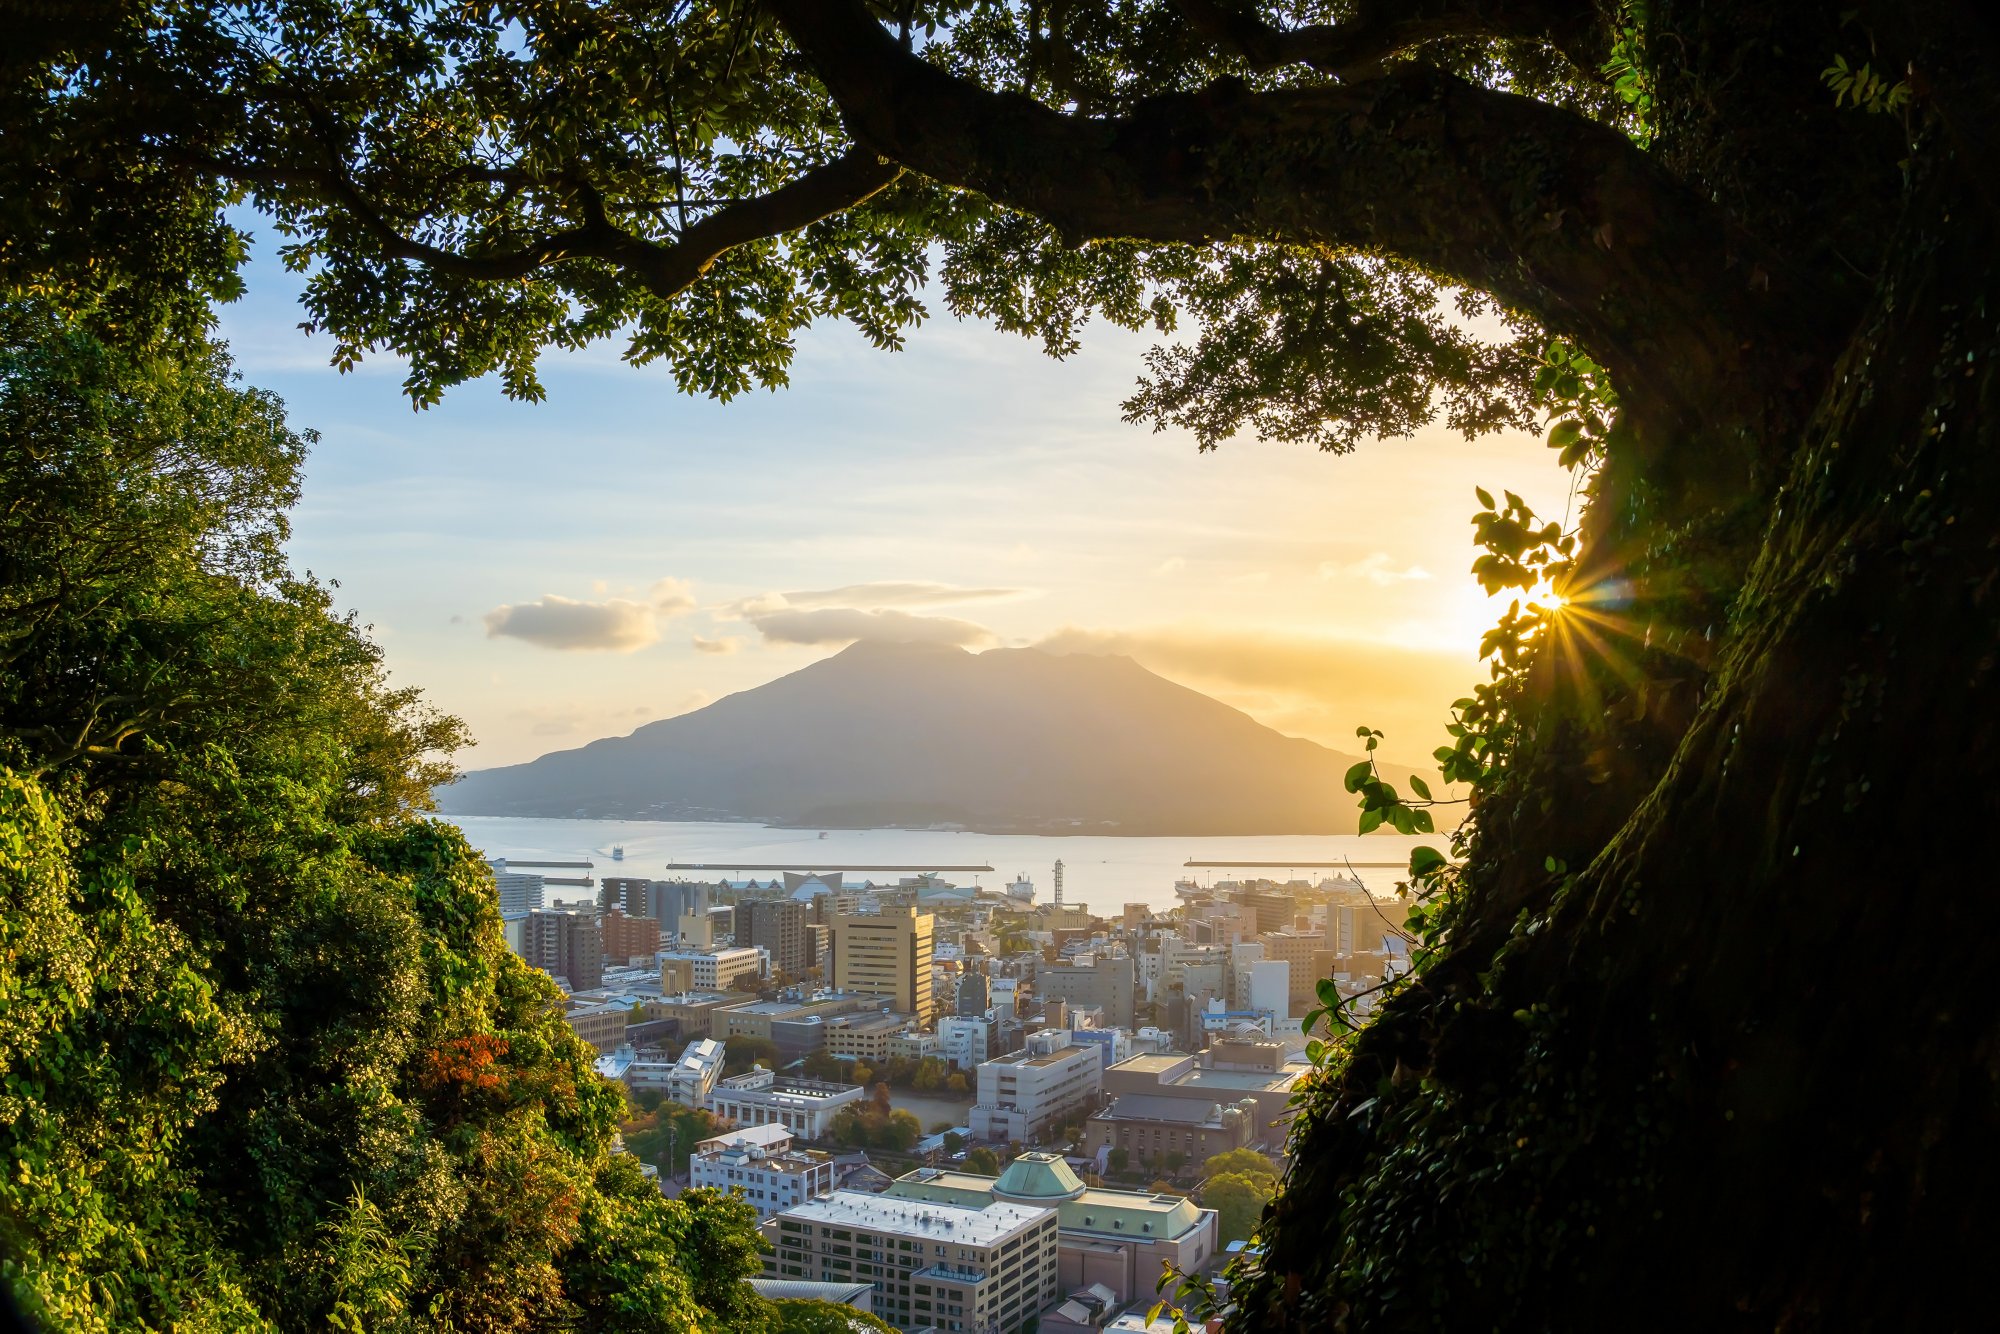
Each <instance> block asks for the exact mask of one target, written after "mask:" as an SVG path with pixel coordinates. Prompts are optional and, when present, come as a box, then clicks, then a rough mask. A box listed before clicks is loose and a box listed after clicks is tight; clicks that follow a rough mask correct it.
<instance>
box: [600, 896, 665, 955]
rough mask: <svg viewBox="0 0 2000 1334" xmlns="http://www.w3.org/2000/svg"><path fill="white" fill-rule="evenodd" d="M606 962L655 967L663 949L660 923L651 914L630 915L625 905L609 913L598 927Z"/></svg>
mask: <svg viewBox="0 0 2000 1334" xmlns="http://www.w3.org/2000/svg"><path fill="white" fill-rule="evenodd" d="M598 932H599V934H600V935H601V937H602V938H603V941H604V959H605V962H606V963H616V964H631V963H643V964H646V965H647V966H649V967H650V966H651V965H652V962H653V956H654V955H655V954H658V953H659V952H660V924H659V923H658V922H656V921H654V920H653V919H652V918H650V917H632V916H628V915H627V914H626V912H625V910H624V909H623V908H612V909H610V910H609V911H608V912H606V913H605V914H604V916H603V918H602V920H601V922H600V924H599V926H598Z"/></svg>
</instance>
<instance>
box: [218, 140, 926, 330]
mask: <svg viewBox="0 0 2000 1334" xmlns="http://www.w3.org/2000/svg"><path fill="white" fill-rule="evenodd" d="M206 165H208V166H210V167H212V168H213V169H214V170H216V171H218V172H219V173H221V174H222V175H224V176H228V177H230V178H232V179H235V180H238V181H242V182H244V183H246V184H252V185H263V186H266V187H279V188H282V187H287V186H290V187H300V186H303V187H305V188H308V189H315V190H319V191H322V192H324V193H325V194H326V195H327V196H328V198H329V200H330V201H331V202H334V203H337V204H339V205H340V207H341V208H342V209H343V210H344V211H345V212H347V213H348V214H349V215H350V216H352V217H353V218H354V220H355V221H356V222H358V223H360V224H361V226H362V227H363V228H364V229H366V230H367V232H368V233H369V234H370V235H371V236H373V237H374V239H375V243H376V244H377V245H378V246H379V247H380V248H381V251H382V253H383V254H384V255H385V256H387V257H388V258H390V259H401V260H409V261H411V262H413V263H418V264H422V265H425V266H426V267H428V268H433V269H436V270H437V271H438V272H440V273H449V274H452V275H453V276H455V277H460V278H468V279H473V280H476V281H487V282H506V281H512V280H517V279H520V278H525V277H527V276H528V275H529V274H532V273H533V272H535V271H536V270H537V269H541V268H546V267H547V266H549V265H551V264H555V263H559V262H560V261H562V260H565V259H596V260H602V261H604V262H606V263H609V264H615V265H617V266H618V267H619V268H621V269H624V270H625V271H626V272H628V273H630V274H631V275H632V276H633V277H634V278H636V279H637V280H638V281H639V282H640V283H641V284H643V285H644V286H645V288H646V290H647V291H649V292H651V293H653V295H655V296H657V297H660V298H662V299H670V298H672V297H675V296H678V295H679V294H680V293H682V292H684V291H686V290H687V289H688V288H689V287H690V286H692V285H693V284H694V282H695V280H696V279H698V278H700V277H701V275H702V274H703V273H704V272H706V271H707V270H708V267H709V265H711V264H713V263H714V262H715V261H716V260H717V259H719V258H721V257H722V255H723V254H725V253H726V252H728V251H729V250H730V249H732V248H734V247H736V246H739V245H744V244H746V243H748V242H751V241H760V240H764V239H766V238H768V237H776V236H783V235H785V234H786V233H788V232H794V231H797V230H798V229H799V228H801V227H805V226H809V225H810V224H812V223H815V222H818V221H819V220H820V219H821V218H824V217H827V216H829V215H831V214H834V213H838V212H840V211H842V210H843V209H849V208H853V207H854V206H855V205H857V204H860V203H862V202H864V201H865V200H867V199H869V198H870V197H872V196H873V195H875V194H877V193H878V192H880V191H881V190H883V189H884V188H886V187H887V186H888V185H889V184H890V183H891V182H892V181H894V180H895V179H896V177H897V176H898V175H900V174H901V173H902V168H901V167H900V166H897V165H895V164H894V163H890V162H885V161H884V160H883V159H881V158H880V157H878V156H877V155H876V154H875V153H874V152H872V151H869V150H866V149H860V148H857V149H854V150H853V151H851V152H848V153H846V154H844V155H842V156H841V157H839V158H836V159H835V160H834V161H832V162H829V163H826V164H825V165H824V166H819V167H814V168H812V169H810V170H809V171H807V172H805V173H804V174H803V175H801V176H800V177H799V178H798V179H797V180H794V181H790V182H788V183H786V184H785V185H782V186H779V187H778V188H777V189H776V190H773V191H771V192H770V193H769V194H766V195H759V196H756V197H754V198H749V199H738V200H733V201H731V202H729V203H727V204H725V205H724V206H722V207H720V208H718V209H717V210H716V211H715V212H713V213H711V214H709V215H708V216H707V217H705V218H702V219H700V220H699V221H696V222H693V223H690V224H688V225H687V227H685V228H684V229H682V231H681V232H680V233H679V235H678V236H677V237H676V238H675V239H674V240H673V241H672V242H669V243H661V242H658V241H652V240H648V239H647V238H645V237H642V236H637V235H635V234H633V233H631V232H629V231H626V230H625V229H623V228H621V227H619V226H617V225H616V224H615V223H613V222H612V221H611V220H610V218H609V216H608V214H607V212H606V208H605V204H604V201H603V199H602V198H601V197H599V196H598V195H597V193H596V192H595V190H593V189H590V188H589V187H588V186H587V184H586V185H585V186H584V187H583V188H582V189H581V190H580V191H579V193H580V196H581V198H582V201H583V211H584V214H585V221H584V222H583V224H582V225H581V226H577V227H571V228H566V229H564V230H562V231H557V232H550V233H548V234H546V235H544V236H541V237H538V238H536V239H535V240H533V241H531V242H529V243H527V244H526V245H522V246H519V247H517V248H515V249H513V250H507V251H501V252H498V253H494V254H486V255H468V254H461V253H460V252H458V251H455V250H449V249H446V248H444V247H442V246H435V245H431V244H429V243H427V242H424V241H419V240H417V239H416V238H414V237H412V236H409V235H406V234H405V233H404V232H403V231H401V230H399V229H398V228H397V227H396V226H394V225H393V224H392V223H391V222H390V221H389V220H388V219H387V218H385V217H384V216H383V215H382V213H381V211H380V209H378V208H377V207H376V206H375V204H374V203H373V201H371V200H370V199H369V198H368V197H367V195H366V193H365V192H363V191H362V190H361V188H360V187H359V186H357V185H356V184H355V183H354V181H353V180H352V179H351V178H350V177H349V176H348V175H347V174H346V173H345V172H343V171H340V170H337V169H326V170H311V169H308V170H295V169H290V168H263V167H258V166H255V165H252V164H247V163H241V162H230V161H222V160H210V161H209V162H207V164H206Z"/></svg>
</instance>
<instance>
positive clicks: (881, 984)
mask: <svg viewBox="0 0 2000 1334" xmlns="http://www.w3.org/2000/svg"><path fill="white" fill-rule="evenodd" d="M936 924H937V919H936V918H934V917H932V916H931V915H930V914H929V913H926V912H919V911H918V910H917V909H916V908H914V907H904V908H897V909H891V910H888V911H884V912H882V913H879V914H876V915H874V916H867V915H859V914H849V913H843V914H841V915H839V916H837V917H835V918H834V920H833V981H834V985H835V986H836V987H838V988H839V989H840V990H842V991H865V992H871V993H873V994H875V995H878V996H891V997H894V998H895V1002H894V1003H895V1008H896V1009H898V1010H901V1011H902V1012H903V1013H905V1014H908V1015H911V1016H912V1017H913V1018H914V1019H915V1020H916V1022H917V1024H918V1025H919V1026H920V1027H921V1026H926V1025H928V1024H929V1023H930V1022H931V1019H932V1018H933V1013H934V1010H935V1006H934V1005H933V1004H932V1001H931V963H932V961H933V958H932V956H933V954H934V953H935V948H934V946H935V941H936V935H935V932H936Z"/></svg>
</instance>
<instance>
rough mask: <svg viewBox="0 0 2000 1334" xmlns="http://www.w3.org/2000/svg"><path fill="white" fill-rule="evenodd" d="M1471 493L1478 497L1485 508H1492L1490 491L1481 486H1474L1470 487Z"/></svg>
mask: <svg viewBox="0 0 2000 1334" xmlns="http://www.w3.org/2000/svg"><path fill="white" fill-rule="evenodd" d="M1472 494H1473V495H1475V496H1478V497H1479V503H1480V505H1481V506H1483V507H1484V508H1486V509H1492V508H1493V493H1492V492H1491V491H1488V490H1487V489H1486V488H1485V487H1483V486H1475V487H1473V488H1472Z"/></svg>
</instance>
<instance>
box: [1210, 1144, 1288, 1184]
mask: <svg viewBox="0 0 2000 1334" xmlns="http://www.w3.org/2000/svg"><path fill="white" fill-rule="evenodd" d="M1201 1172H1202V1175H1203V1176H1205V1177H1213V1176H1221V1175H1223V1174H1225V1173H1231V1172H1233V1173H1238V1174H1240V1175H1243V1176H1267V1177H1273V1178H1275V1177H1276V1176H1277V1175H1278V1169H1277V1168H1276V1167H1274V1166H1273V1165H1272V1163H1271V1160H1270V1159H1269V1158H1266V1157H1265V1156H1264V1155H1263V1154H1261V1153H1259V1152H1257V1151H1256V1150H1255V1149H1228V1150H1225V1151H1224V1152H1222V1153H1218V1154H1215V1155H1213V1156H1211V1157H1210V1158H1209V1160H1208V1161H1207V1162H1205V1163H1203V1164H1202V1165H1201Z"/></svg>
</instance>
